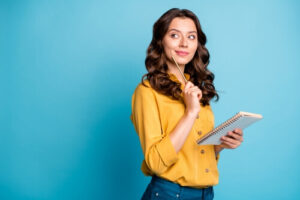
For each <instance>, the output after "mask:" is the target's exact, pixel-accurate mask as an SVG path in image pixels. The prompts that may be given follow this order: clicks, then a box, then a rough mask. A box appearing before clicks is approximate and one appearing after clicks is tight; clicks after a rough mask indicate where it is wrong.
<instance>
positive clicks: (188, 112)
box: [185, 109, 199, 118]
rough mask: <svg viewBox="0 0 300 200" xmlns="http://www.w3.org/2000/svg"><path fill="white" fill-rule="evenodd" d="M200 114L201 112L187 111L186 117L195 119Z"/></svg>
mask: <svg viewBox="0 0 300 200" xmlns="http://www.w3.org/2000/svg"><path fill="white" fill-rule="evenodd" d="M198 114H199V111H197V110H196V111H195V110H188V109H186V111H185V115H187V116H189V117H193V118H196V117H197V116H198Z"/></svg>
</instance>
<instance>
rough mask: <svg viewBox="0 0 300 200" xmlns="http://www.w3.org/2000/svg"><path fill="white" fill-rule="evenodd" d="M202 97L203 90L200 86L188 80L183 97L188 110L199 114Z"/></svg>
mask: <svg viewBox="0 0 300 200" xmlns="http://www.w3.org/2000/svg"><path fill="white" fill-rule="evenodd" d="M201 98H202V92H201V90H200V89H199V87H197V86H195V85H194V84H193V83H192V82H190V81H188V82H187V83H186V84H185V87H184V90H183V99H184V103H185V106H186V112H188V113H190V114H193V115H195V116H197V115H198V113H199V111H200V99H201Z"/></svg>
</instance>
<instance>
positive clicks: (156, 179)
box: [151, 175, 212, 190]
mask: <svg viewBox="0 0 300 200" xmlns="http://www.w3.org/2000/svg"><path fill="white" fill-rule="evenodd" d="M151 182H153V183H154V182H160V183H163V184H165V185H169V186H171V187H173V188H177V189H180V188H186V189H189V190H204V189H209V188H211V187H212V186H204V187H200V188H195V187H190V186H181V185H179V184H177V183H174V182H172V181H169V180H166V179H164V178H161V177H158V176H155V175H154V176H152V180H151Z"/></svg>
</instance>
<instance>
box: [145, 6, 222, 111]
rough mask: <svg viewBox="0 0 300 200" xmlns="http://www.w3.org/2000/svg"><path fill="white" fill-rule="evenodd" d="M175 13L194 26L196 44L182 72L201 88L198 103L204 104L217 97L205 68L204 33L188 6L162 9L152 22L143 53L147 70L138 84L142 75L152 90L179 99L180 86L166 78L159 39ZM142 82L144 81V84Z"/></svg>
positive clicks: (167, 76) (207, 56)
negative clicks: (158, 16) (149, 38)
mask: <svg viewBox="0 0 300 200" xmlns="http://www.w3.org/2000/svg"><path fill="white" fill-rule="evenodd" d="M175 17H181V18H186V17H188V18H190V19H192V20H193V21H194V23H195V25H196V28H197V35H198V47H197V50H196V53H195V55H194V57H193V59H192V60H191V61H190V62H189V63H187V64H186V65H185V69H184V73H187V74H189V75H190V81H191V82H192V83H193V84H194V85H195V86H198V87H199V88H200V89H201V91H202V98H201V100H200V103H201V104H202V105H203V106H205V105H209V101H210V100H211V99H212V98H214V97H216V101H218V100H219V95H218V94H217V92H216V90H215V87H214V84H213V81H214V77H215V76H214V74H213V73H212V72H210V71H209V70H208V69H207V66H208V64H209V52H208V50H207V48H206V47H205V44H206V35H205V34H204V32H203V31H202V29H201V26H200V22H199V20H198V18H197V16H196V15H195V14H194V13H193V12H192V11H190V10H187V9H178V8H172V9H170V10H168V11H167V12H166V13H164V14H163V15H162V16H161V17H160V18H159V19H158V20H157V21H156V22H155V24H154V26H153V37H152V41H151V43H150V45H149V47H148V48H147V56H146V59H145V65H146V69H147V71H148V73H147V74H145V75H143V77H142V84H143V85H145V84H144V80H145V78H146V79H147V80H148V81H149V83H150V85H151V87H152V88H154V89H155V90H156V91H158V92H160V93H162V94H164V95H167V96H170V97H172V98H173V99H177V100H182V96H181V93H182V90H181V89H180V85H181V84H180V83H177V82H175V81H172V80H171V79H170V76H169V74H168V73H167V71H168V66H167V64H166V55H165V52H164V47H163V45H162V40H163V38H164V36H165V34H166V33H167V31H168V28H169V26H170V23H171V21H172V20H173V19H174V18H175ZM145 86H146V85H145Z"/></svg>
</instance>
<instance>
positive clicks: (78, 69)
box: [0, 0, 300, 200]
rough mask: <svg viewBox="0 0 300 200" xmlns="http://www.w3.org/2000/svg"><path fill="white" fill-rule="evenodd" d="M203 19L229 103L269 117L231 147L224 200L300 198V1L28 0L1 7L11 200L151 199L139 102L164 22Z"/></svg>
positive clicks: (1, 183)
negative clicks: (135, 116) (177, 17)
mask: <svg viewBox="0 0 300 200" xmlns="http://www.w3.org/2000/svg"><path fill="white" fill-rule="evenodd" d="M173 7H178V8H187V9H190V10H192V11H193V12H194V13H195V14H196V15H197V16H198V17H199V19H200V23H201V25H202V28H203V30H204V32H205V34H206V36H207V39H208V40H207V41H208V42H207V48H208V50H209V52H210V55H211V62H210V64H209V69H210V70H211V71H212V72H213V73H214V74H215V86H216V89H217V90H218V91H219V94H220V97H221V98H220V101H219V102H217V103H215V102H212V103H211V105H212V109H213V111H214V114H215V125H218V124H220V123H221V122H222V121H224V120H226V119H227V118H229V117H231V116H232V115H234V114H235V113H236V112H238V111H248V112H254V113H260V114H262V115H263V116H264V119H263V120H261V121H259V122H258V123H256V124H254V125H253V126H251V127H249V128H247V129H245V130H244V134H245V140H244V143H243V144H242V145H241V146H240V147H239V148H238V149H235V150H224V151H223V152H222V153H221V157H220V161H219V164H218V168H219V172H220V179H219V184H218V185H217V186H215V187H214V188H215V199H216V200H218V199H230V200H240V199H243V200H253V199H264V200H267V199H272V200H274V199H285V200H291V199H299V198H300V190H299V188H300V184H299V180H300V170H299V168H300V161H299V153H300V151H299V144H300V142H299V141H300V133H299V119H300V107H299V104H300V103H299V102H300V98H299V77H300V73H299V72H300V70H299V67H300V58H299V55H300V54H299V52H300V37H299V35H300V20H299V19H300V14H299V13H300V3H299V2H298V1H296V0H295V1H291V0H286V1H285V0H282V1H277V0H274V1H271V0H270V1H259V0H255V1H232V0H229V1H204V0H190V1H177V0H166V1H138V0H136V1H130V0H128V1H120V0H119V1H116V0H111V1H96V0H82V1H79V0H65V1H61V0H53V1H50V0H48V1H44V0H41V1H39V0H32V1H30V0H28V1H21V0H20V1H13V0H11V1H9V0H7V1H4V0H2V1H1V3H0V81H1V82H0V92H1V98H0V162H1V163H0V199H8V200H10V199H13V200H15V199H21V200H27V199H45V200H53V199H80V200H81V199H91V200H93V199H108V200H111V199H113V200H114V199H116V200H119V199H129V200H132V199H139V198H140V197H141V195H142V193H143V192H144V190H145V188H146V186H147V184H148V182H149V181H150V177H145V176H144V175H143V174H142V172H141V170H140V168H141V162H142V160H143V155H142V149H141V147H140V143H139V139H138V136H137V134H136V133H135V130H134V128H133V125H132V124H131V121H130V119H129V116H130V114H131V95H132V93H133V92H134V89H135V87H136V86H137V84H138V83H139V82H140V81H141V76H142V75H143V74H145V73H146V69H145V65H144V59H145V56H146V48H147V46H148V45H149V43H150V41H151V38H152V26H153V24H154V22H155V21H156V20H157V19H158V18H159V17H160V16H161V15H162V14H163V13H164V12H165V11H167V10H168V9H170V8H173Z"/></svg>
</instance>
